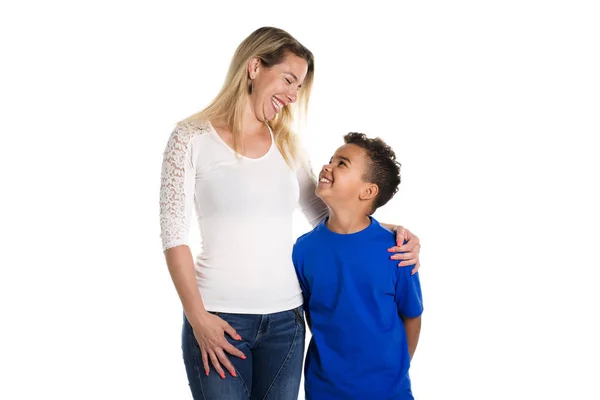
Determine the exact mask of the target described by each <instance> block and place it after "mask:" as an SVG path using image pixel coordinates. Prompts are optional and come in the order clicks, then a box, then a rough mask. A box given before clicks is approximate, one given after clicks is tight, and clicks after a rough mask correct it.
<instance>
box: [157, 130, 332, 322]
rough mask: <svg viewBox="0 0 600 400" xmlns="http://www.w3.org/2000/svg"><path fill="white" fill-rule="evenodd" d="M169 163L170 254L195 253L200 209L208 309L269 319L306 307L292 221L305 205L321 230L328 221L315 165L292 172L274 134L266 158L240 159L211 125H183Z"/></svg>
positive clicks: (164, 201) (164, 226) (199, 272)
mask: <svg viewBox="0 0 600 400" xmlns="http://www.w3.org/2000/svg"><path fill="white" fill-rule="evenodd" d="M163 157H164V158H163V168H162V177H161V190H160V224H161V238H162V243H163V250H166V249H169V248H171V247H175V246H179V245H189V243H188V233H189V227H190V224H191V223H192V209H193V208H194V207H195V210H196V216H197V221H196V223H198V224H199V226H200V234H201V236H202V250H201V252H200V254H199V255H198V257H197V259H196V280H197V283H198V289H199V290H200V295H201V296H202V301H203V302H204V306H205V307H206V309H207V310H208V311H220V312H229V313H242V314H269V313H274V312H279V311H284V310H289V309H292V308H294V307H297V306H299V305H300V304H302V292H301V289H300V286H299V284H298V280H297V278H296V273H295V271H294V267H293V265H292V258H291V254H292V247H293V244H294V240H295V238H294V237H293V231H292V213H293V211H294V209H295V208H296V207H297V206H298V204H299V205H300V207H301V209H302V211H303V212H304V214H305V215H306V216H307V218H308V220H309V222H310V223H311V224H312V225H313V226H316V225H317V224H318V223H319V222H320V221H321V220H322V219H323V218H324V217H325V216H326V215H327V213H328V210H327V206H326V205H325V204H324V203H323V202H322V201H321V200H320V199H319V198H318V197H317V196H316V195H315V194H314V191H315V187H316V181H315V179H314V177H313V174H312V172H311V171H310V166H309V165H308V162H300V163H296V165H297V167H296V168H294V169H292V168H290V167H289V166H288V165H287V163H286V162H285V160H284V158H283V156H282V155H281V153H280V152H279V150H278V148H277V146H276V144H275V142H274V140H273V134H272V133H271V148H270V149H269V151H268V152H267V153H266V154H265V155H264V156H263V157H260V158H257V159H252V158H246V157H244V156H241V155H239V154H236V153H235V152H234V150H233V149H232V148H231V147H229V145H227V144H226V143H225V142H224V141H223V140H222V139H221V137H220V136H219V135H218V134H217V132H216V131H215V130H214V128H213V126H212V125H211V124H210V123H209V122H185V123H180V124H179V125H178V126H177V127H176V128H175V130H174V131H173V133H172V134H171V137H170V138H169V141H168V143H167V147H166V149H165V152H164V155H163Z"/></svg>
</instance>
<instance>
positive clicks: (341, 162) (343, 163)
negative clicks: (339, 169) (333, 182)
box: [338, 161, 346, 166]
mask: <svg viewBox="0 0 600 400" xmlns="http://www.w3.org/2000/svg"><path fill="white" fill-rule="evenodd" d="M340 165H343V166H346V163H345V162H343V161H340V162H339V163H338V166H340Z"/></svg>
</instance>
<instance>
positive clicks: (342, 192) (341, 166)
mask: <svg viewBox="0 0 600 400" xmlns="http://www.w3.org/2000/svg"><path fill="white" fill-rule="evenodd" d="M367 163H368V156H367V154H366V152H365V150H364V149H362V148H361V147H359V146H357V145H355V144H345V145H343V146H342V147H340V148H339V149H337V150H336V152H335V153H334V154H333V157H332V158H331V160H330V161H329V164H326V165H323V168H322V169H321V173H320V174H319V182H318V186H317V189H316V190H315V193H316V195H317V196H319V197H320V198H321V199H322V200H323V201H324V202H325V203H326V204H327V205H329V206H331V205H332V204H335V205H338V204H345V203H350V202H355V201H358V200H361V199H363V197H364V196H363V195H364V191H365V190H368V189H369V187H371V186H373V184H372V183H369V182H365V181H364V179H363V178H364V176H365V173H366V172H367Z"/></svg>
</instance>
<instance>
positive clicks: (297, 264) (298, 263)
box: [292, 245, 310, 309]
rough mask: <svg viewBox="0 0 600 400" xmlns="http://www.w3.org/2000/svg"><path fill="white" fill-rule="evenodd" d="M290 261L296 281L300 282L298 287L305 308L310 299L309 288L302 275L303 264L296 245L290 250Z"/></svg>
mask: <svg viewBox="0 0 600 400" xmlns="http://www.w3.org/2000/svg"><path fill="white" fill-rule="evenodd" d="M292 262H293V263H294V269H295V270H296V276H297V277H298V282H299V283H300V288H301V289H302V297H303V298H304V307H305V309H306V307H308V301H309V299H310V288H309V286H308V283H307V282H306V278H305V276H304V265H303V262H302V257H301V256H300V250H299V248H298V245H294V249H293V251H292Z"/></svg>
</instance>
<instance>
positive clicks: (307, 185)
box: [296, 151, 329, 227]
mask: <svg viewBox="0 0 600 400" xmlns="http://www.w3.org/2000/svg"><path fill="white" fill-rule="evenodd" d="M296 176H297V177H298V185H299V187H300V199H299V203H300V209H301V210H302V212H303V213H304V215H305V216H306V219H307V220H308V222H309V223H310V224H311V226H313V227H315V226H317V225H318V224H319V223H320V222H321V221H323V219H324V218H325V217H326V216H327V215H329V208H327V205H326V204H325V203H323V200H321V199H320V198H319V197H317V195H316V194H315V189H316V188H317V178H316V177H315V174H314V173H313V170H312V167H311V165H310V161H309V158H308V156H307V155H306V153H304V151H302V155H301V161H300V163H299V166H298V169H297V171H296Z"/></svg>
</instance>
